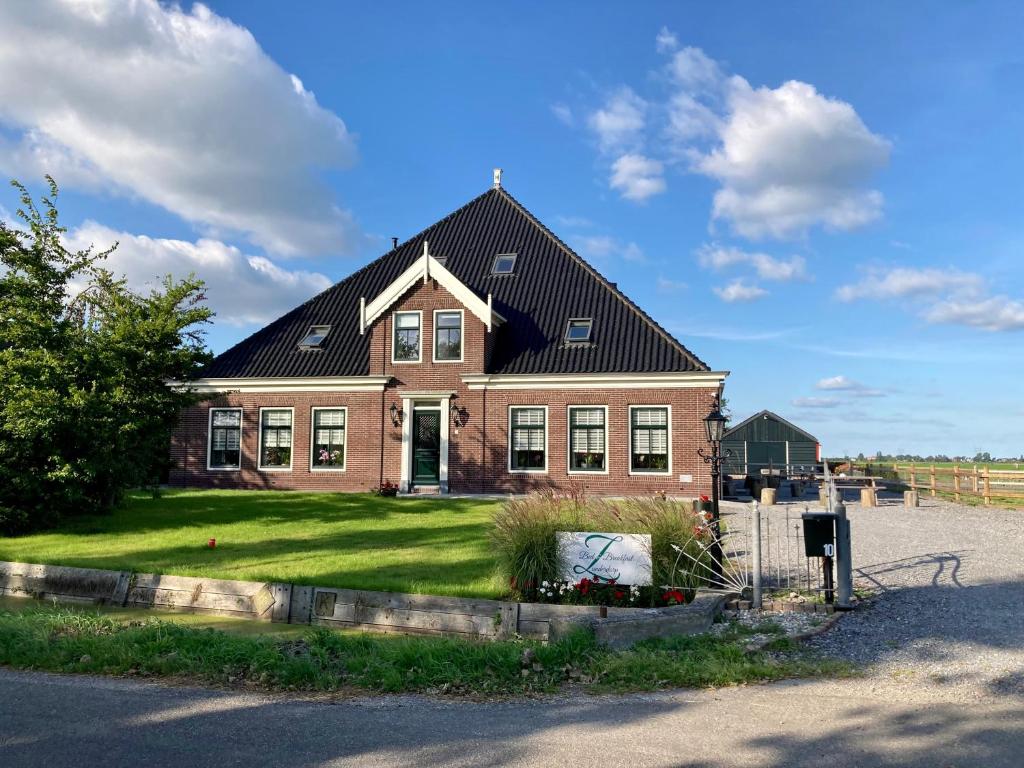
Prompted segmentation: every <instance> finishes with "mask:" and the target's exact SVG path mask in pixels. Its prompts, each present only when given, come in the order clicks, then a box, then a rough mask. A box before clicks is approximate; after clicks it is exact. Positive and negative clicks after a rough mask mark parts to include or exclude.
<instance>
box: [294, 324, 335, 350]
mask: <svg viewBox="0 0 1024 768" xmlns="http://www.w3.org/2000/svg"><path fill="white" fill-rule="evenodd" d="M330 332H331V326H329V325H311V326H309V330H308V331H307V332H306V335H305V336H304V337H303V339H302V341H300V342H299V346H300V347H302V348H303V349H315V348H316V347H319V346H320V344H321V343H322V342H323V340H324V339H325V338H327V334H328V333H330Z"/></svg>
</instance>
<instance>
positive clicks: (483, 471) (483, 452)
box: [480, 387, 487, 493]
mask: <svg viewBox="0 0 1024 768" xmlns="http://www.w3.org/2000/svg"><path fill="white" fill-rule="evenodd" d="M483 418H484V424H483V440H482V442H481V443H480V493H483V492H484V483H486V482H487V480H486V478H487V387H484V417H483Z"/></svg>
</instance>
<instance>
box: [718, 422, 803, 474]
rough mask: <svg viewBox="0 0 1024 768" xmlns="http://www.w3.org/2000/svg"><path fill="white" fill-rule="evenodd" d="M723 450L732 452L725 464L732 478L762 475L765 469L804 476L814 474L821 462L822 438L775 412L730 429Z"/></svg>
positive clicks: (726, 470)
mask: <svg viewBox="0 0 1024 768" xmlns="http://www.w3.org/2000/svg"><path fill="white" fill-rule="evenodd" d="M722 448H723V449H726V448H728V449H729V450H731V451H732V456H730V457H729V459H728V460H727V462H726V465H725V472H726V473H727V474H730V475H760V474H761V470H762V469H779V470H783V471H785V473H786V474H793V473H801V474H802V473H806V472H811V471H814V467H815V466H816V465H817V464H818V463H819V462H820V459H821V444H820V443H819V442H818V438H816V437H815V436H814V435H812V434H810V433H809V432H805V431H804V430H802V429H800V427H798V426H796V425H795V424H791V423H790V422H788V421H786V420H785V419H784V418H782V417H781V416H779V415H778V414H776V413H772V412H771V411H761V412H760V413H755V414H754V415H753V416H751V417H750V418H749V419H744V420H743V421H741V422H740V423H739V424H737V425H736V426H734V427H730V428H729V429H728V430H726V432H725V435H723V437H722Z"/></svg>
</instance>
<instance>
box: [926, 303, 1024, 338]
mask: <svg viewBox="0 0 1024 768" xmlns="http://www.w3.org/2000/svg"><path fill="white" fill-rule="evenodd" d="M925 319H926V320H928V322H930V323H955V324H958V325H967V326H970V327H972V328H981V329H982V330H986V331H1019V330H1024V302H1021V301H1015V300H1013V299H1010V298H1009V297H1007V296H992V297H989V298H986V299H978V300H968V301H965V300H961V299H948V300H944V301H940V302H938V303H936V304H935V305H934V306H933V307H932V308H931V309H929V310H928V311H927V312H926V313H925Z"/></svg>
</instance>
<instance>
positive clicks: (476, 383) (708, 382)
mask: <svg viewBox="0 0 1024 768" xmlns="http://www.w3.org/2000/svg"><path fill="white" fill-rule="evenodd" d="M728 375H729V372H728V371H711V372H708V371H686V372H679V373H578V374H572V373H559V374H500V373H496V374H467V375H465V376H463V377H462V381H463V383H464V384H465V385H466V386H467V387H468V388H469V389H636V388H638V387H642V388H644V389H683V388H715V389H717V388H718V387H720V386H721V385H722V382H724V381H725V377H726V376H728Z"/></svg>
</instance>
